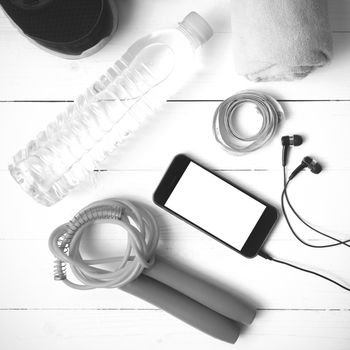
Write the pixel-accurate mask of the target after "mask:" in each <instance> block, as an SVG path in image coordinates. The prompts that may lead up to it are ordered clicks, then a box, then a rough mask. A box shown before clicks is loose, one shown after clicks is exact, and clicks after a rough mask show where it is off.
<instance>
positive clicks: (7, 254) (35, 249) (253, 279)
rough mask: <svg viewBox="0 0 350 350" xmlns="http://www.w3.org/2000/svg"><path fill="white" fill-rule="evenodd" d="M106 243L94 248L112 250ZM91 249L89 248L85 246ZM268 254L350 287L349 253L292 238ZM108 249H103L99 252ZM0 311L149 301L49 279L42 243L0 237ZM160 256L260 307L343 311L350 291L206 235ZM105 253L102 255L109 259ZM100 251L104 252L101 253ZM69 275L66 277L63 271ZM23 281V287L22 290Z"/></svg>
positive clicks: (168, 247)
mask: <svg viewBox="0 0 350 350" xmlns="http://www.w3.org/2000/svg"><path fill="white" fill-rule="evenodd" d="M118 243H120V242H118V241H113V240H104V241H103V242H102V243H99V244H97V247H98V249H99V250H103V248H101V246H103V247H104V248H105V247H106V246H108V247H118V246H120V244H118ZM94 248H95V249H97V248H96V246H90V253H91V250H93V249H94ZM267 248H268V251H269V252H270V253H271V254H273V255H274V256H276V257H279V258H280V259H284V260H287V261H289V262H292V263H294V264H297V265H299V266H302V267H304V268H308V269H312V270H315V271H317V272H320V273H323V274H325V275H327V276H328V277H330V278H333V279H336V280H337V281H339V282H340V283H344V284H346V285H348V286H349V285H350V276H349V269H348V266H349V263H350V258H349V254H348V252H347V251H344V249H343V250H341V248H339V249H337V250H330V251H320V250H312V249H307V248H305V247H303V246H301V245H300V244H298V243H296V242H288V244H287V243H285V242H272V243H271V244H268V246H267ZM104 250H106V248H105V249H104ZM0 253H1V254H0V262H1V265H2V266H3V268H2V269H1V270H0V277H1V278H2V280H3V281H6V283H3V284H2V287H1V299H0V308H1V309H7V308H15V309H18V308H20V309H27V308H29V309H32V308H34V309H42V308H43V309H47V308H49V309H50V308H55V309H66V308H69V309H150V308H151V309H153V308H155V307H154V306H153V305H151V304H148V303H146V302H145V301H143V300H141V299H136V298H135V297H133V296H131V295H129V294H126V293H124V292H122V291H119V290H118V289H99V290H92V291H79V290H75V289H71V288H69V287H67V286H66V285H65V284H63V283H62V282H58V281H54V279H53V261H54V258H53V256H52V255H51V253H50V252H49V250H48V248H47V242H46V240H37V241H33V240H23V239H22V240H17V241H16V240H8V241H1V242H0ZM159 254H161V255H162V256H165V257H167V258H168V259H169V260H170V261H172V262H173V263H174V264H176V265H178V266H181V267H182V268H183V269H184V270H185V271H190V272H191V273H193V274H195V275H196V276H202V277H203V278H205V279H206V280H208V281H210V282H211V283H213V284H214V285H217V286H220V287H222V288H224V289H226V290H228V291H229V292H230V293H233V294H234V295H238V296H240V297H241V298H242V299H243V300H246V301H247V302H249V303H250V304H251V305H252V306H253V307H255V308H259V309H261V308H263V309H293V310H295V309H315V310H318V309H341V310H343V309H349V292H346V291H344V290H342V289H340V288H339V287H337V286H334V285H332V284H330V283H329V282H327V281H324V280H321V279H319V278H317V277H315V276H311V275H309V274H305V273H303V272H300V271H296V270H293V269H290V268H288V267H286V266H282V265H279V264H276V263H273V262H270V261H267V260H263V259H262V258H260V257H256V258H254V259H246V258H243V257H240V256H239V255H238V254H237V253H235V252H233V251H230V250H229V249H228V248H224V246H222V245H219V244H218V243H216V244H214V242H213V241H209V238H207V237H204V236H203V237H201V238H200V239H198V240H191V241H181V240H172V241H168V242H164V241H162V242H161V244H160V246H159ZM111 255H112V253H111V254H108V256H111ZM104 256H106V255H104ZM68 277H69V278H70V279H73V280H75V279H74V278H72V274H71V272H70V271H69V272H68ZM23 286H25V289H23Z"/></svg>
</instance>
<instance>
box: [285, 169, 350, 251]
mask: <svg viewBox="0 0 350 350" xmlns="http://www.w3.org/2000/svg"><path fill="white" fill-rule="evenodd" d="M283 178H284V188H283V192H282V196H281V207H282V212H283V215H284V217H285V218H286V221H287V224H288V227H289V228H290V230H291V232H292V233H293V235H294V236H295V237H296V238H297V239H298V240H299V241H300V242H301V243H302V244H304V245H307V246H308V247H311V248H331V247H336V246H339V245H345V246H347V247H349V248H350V245H349V244H347V243H349V242H350V239H348V240H345V241H341V240H340V239H338V238H335V237H333V236H331V235H329V234H327V233H325V232H322V231H320V230H317V229H316V228H314V227H313V226H311V225H310V224H308V223H307V222H306V221H305V220H304V219H303V218H302V217H301V216H300V215H299V214H298V213H297V211H296V210H295V208H294V207H293V205H292V204H291V202H290V200H289V197H288V193H287V189H288V186H289V184H290V181H291V179H289V180H287V175H286V167H285V166H283ZM284 200H286V202H287V204H288V206H289V208H290V209H291V210H292V212H293V213H294V214H295V216H296V217H297V218H298V219H299V220H300V221H301V222H302V223H303V224H304V225H305V226H307V227H309V228H310V229H311V230H313V231H314V232H317V233H318V234H320V235H322V236H324V237H327V238H329V239H331V240H333V241H336V242H337V243H334V244H326V245H313V244H310V243H307V242H305V241H304V240H303V239H302V238H300V236H299V235H298V234H297V233H296V232H295V230H294V229H293V227H292V225H291V222H290V220H289V217H288V215H287V212H286V209H285V204H284Z"/></svg>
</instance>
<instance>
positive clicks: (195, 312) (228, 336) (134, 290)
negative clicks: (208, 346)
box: [120, 274, 240, 344]
mask: <svg viewBox="0 0 350 350" xmlns="http://www.w3.org/2000/svg"><path fill="white" fill-rule="evenodd" d="M120 289H122V290H123V291H125V292H128V293H130V294H132V295H134V296H137V297H139V298H141V299H143V300H145V301H147V302H149V303H151V304H153V305H155V306H157V307H159V308H161V309H163V310H164V311H166V312H168V313H169V314H171V315H173V316H175V317H177V318H178V319H180V320H182V321H184V322H186V323H187V324H189V325H191V326H193V327H195V328H197V329H199V330H200V331H202V332H204V333H206V334H208V335H211V336H212V337H215V338H217V339H220V340H222V341H225V342H228V343H231V344H233V343H235V342H236V340H237V339H238V337H239V332H240V328H239V325H238V323H236V322H235V321H233V320H231V319H229V318H227V317H225V316H223V315H221V314H219V313H217V312H215V311H213V310H212V309H209V308H207V307H206V306H204V305H202V304H201V303H198V302H197V301H195V300H193V299H191V298H189V297H188V296H185V295H183V294H182V293H180V292H179V291H177V290H175V289H173V288H171V287H169V286H167V285H165V284H163V283H161V282H159V281H157V280H155V279H152V278H150V277H147V276H145V275H143V274H142V275H140V276H139V277H138V278H137V279H136V280H134V281H132V282H130V283H128V284H127V285H125V286H123V287H121V288H120Z"/></svg>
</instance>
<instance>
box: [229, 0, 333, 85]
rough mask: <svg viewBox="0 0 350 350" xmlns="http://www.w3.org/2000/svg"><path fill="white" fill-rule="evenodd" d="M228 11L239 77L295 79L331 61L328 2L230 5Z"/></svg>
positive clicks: (242, 0) (234, 0)
mask: <svg viewBox="0 0 350 350" xmlns="http://www.w3.org/2000/svg"><path fill="white" fill-rule="evenodd" d="M231 6H232V35H233V46H234V60H235V65H236V70H237V73H238V74H241V75H244V76H245V77H247V78H248V79H249V80H253V81H270V80H294V79H301V78H304V77H305V76H307V75H308V74H309V73H310V72H312V71H313V70H314V69H315V68H316V67H322V66H323V65H325V64H326V63H327V62H329V61H330V59H331V57H332V35H331V30H330V25H329V20H328V9H327V0H231Z"/></svg>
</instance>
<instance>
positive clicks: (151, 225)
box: [49, 199, 159, 289]
mask: <svg viewBox="0 0 350 350" xmlns="http://www.w3.org/2000/svg"><path fill="white" fill-rule="evenodd" d="M94 223H112V224H115V225H119V226H121V227H122V228H123V229H125V231H126V232H127V235H128V237H127V244H126V248H125V252H124V256H115V257H111V258H102V259H96V260H87V259H83V257H82V255H81V252H80V243H81V239H82V237H83V234H84V231H85V229H86V228H87V226H88V225H91V224H94ZM158 240H159V230H158V226H157V223H156V221H155V219H154V217H153V216H152V214H151V213H150V212H149V211H148V210H147V209H145V208H142V207H140V206H137V205H135V204H133V203H131V202H129V201H124V200H116V199H107V200H102V201H98V202H94V203H92V204H90V205H89V206H87V207H85V208H84V209H82V210H81V211H80V212H79V213H78V214H77V215H75V216H74V218H73V219H72V220H71V221H69V222H68V223H66V224H63V225H61V226H59V227H58V228H57V229H56V230H55V231H54V232H53V233H52V234H51V236H50V238H49V248H50V250H51V252H52V254H53V255H54V256H55V257H56V258H57V260H56V261H55V275H54V278H55V279H56V280H62V281H63V282H64V283H66V284H67V285H68V286H70V287H72V288H76V289H93V288H114V287H122V286H124V285H126V284H128V283H129V282H131V281H132V280H134V279H136V278H137V277H138V276H139V275H140V274H141V273H142V271H143V269H144V268H148V267H150V266H151V265H152V264H153V263H154V254H155V249H156V247H157V244H158ZM112 262H118V266H117V268H116V269H115V270H114V271H110V270H107V269H105V268H102V267H97V266H98V265H102V264H107V263H112ZM66 264H69V265H70V267H71V270H72V272H73V274H74V275H75V277H76V278H77V279H78V280H79V281H80V282H81V283H82V284H76V283H74V282H72V281H70V280H68V279H67V277H66Z"/></svg>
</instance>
